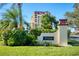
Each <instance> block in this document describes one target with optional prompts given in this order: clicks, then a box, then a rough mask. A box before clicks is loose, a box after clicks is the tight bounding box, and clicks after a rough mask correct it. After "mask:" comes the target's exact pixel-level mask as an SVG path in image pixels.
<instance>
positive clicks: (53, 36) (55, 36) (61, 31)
mask: <svg viewBox="0 0 79 59" xmlns="http://www.w3.org/2000/svg"><path fill="white" fill-rule="evenodd" d="M67 28H68V26H67V20H66V19H60V21H59V26H58V30H57V31H56V32H54V33H41V35H40V36H38V43H39V44H44V43H45V42H48V43H50V44H57V45H60V46H68V44H67V39H68V38H67Z"/></svg>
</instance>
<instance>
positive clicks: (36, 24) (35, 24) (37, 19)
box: [30, 11, 49, 29]
mask: <svg viewBox="0 0 79 59" xmlns="http://www.w3.org/2000/svg"><path fill="white" fill-rule="evenodd" d="M44 14H49V12H47V11H46V12H43V11H35V12H34V13H33V15H32V18H31V23H30V25H31V29H35V28H40V27H41V16H42V15H44Z"/></svg>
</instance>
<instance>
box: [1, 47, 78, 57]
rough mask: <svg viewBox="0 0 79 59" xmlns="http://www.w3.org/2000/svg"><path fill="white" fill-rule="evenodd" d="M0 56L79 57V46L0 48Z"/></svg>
mask: <svg viewBox="0 0 79 59" xmlns="http://www.w3.org/2000/svg"><path fill="white" fill-rule="evenodd" d="M0 56H79V46H73V47H53V46H47V47H45V46H16V47H10V46H0Z"/></svg>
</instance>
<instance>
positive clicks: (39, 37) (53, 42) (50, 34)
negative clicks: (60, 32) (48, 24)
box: [38, 32, 56, 44]
mask: <svg viewBox="0 0 79 59" xmlns="http://www.w3.org/2000/svg"><path fill="white" fill-rule="evenodd" d="M44 36H49V37H54V40H43V37H44ZM55 39H56V32H55V33H41V35H40V36H38V41H39V42H40V43H44V42H49V43H51V44H55V43H56V42H55Z"/></svg>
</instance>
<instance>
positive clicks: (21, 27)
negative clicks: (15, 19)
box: [0, 3, 23, 30]
mask: <svg viewBox="0 0 79 59" xmlns="http://www.w3.org/2000/svg"><path fill="white" fill-rule="evenodd" d="M4 5H6V4H5V3H2V4H0V7H2V6H4ZM16 6H17V7H18V10H19V21H20V25H19V27H20V30H23V24H22V9H21V7H22V4H21V3H13V4H12V6H11V8H14V7H16Z"/></svg>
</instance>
